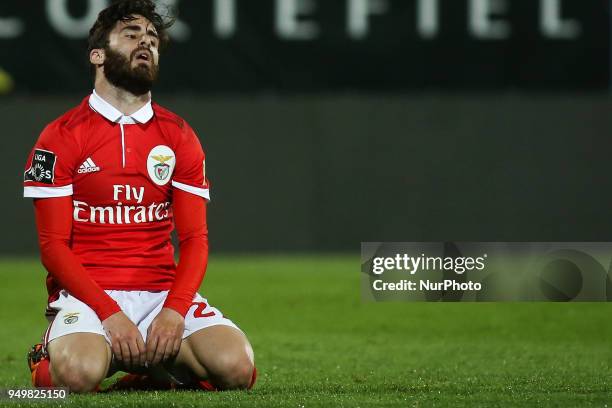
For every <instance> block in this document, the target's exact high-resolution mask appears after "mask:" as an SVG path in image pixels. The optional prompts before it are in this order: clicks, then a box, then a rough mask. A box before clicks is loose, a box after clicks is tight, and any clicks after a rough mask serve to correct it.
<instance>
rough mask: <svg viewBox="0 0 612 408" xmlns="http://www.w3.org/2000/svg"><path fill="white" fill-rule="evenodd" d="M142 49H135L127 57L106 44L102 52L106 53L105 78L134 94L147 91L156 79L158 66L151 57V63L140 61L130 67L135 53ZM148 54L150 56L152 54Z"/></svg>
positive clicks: (142, 93) (141, 93)
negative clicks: (140, 62)
mask: <svg viewBox="0 0 612 408" xmlns="http://www.w3.org/2000/svg"><path fill="white" fill-rule="evenodd" d="M142 50H146V48H137V49H135V50H134V51H132V54H131V55H130V58H129V59H128V58H127V57H126V56H124V55H123V54H121V53H120V52H118V51H115V50H113V49H111V48H110V47H109V46H106V47H105V48H104V53H105V55H106V59H105V61H104V75H105V76H106V79H108V82H110V83H111V84H113V85H114V86H116V87H117V88H121V89H125V90H126V91H128V92H129V93H131V94H134V95H144V94H146V93H148V92H149V91H150V90H151V88H152V87H153V83H154V82H155V80H156V79H157V75H158V73H159V66H158V65H156V64H155V63H154V62H153V60H152V59H151V65H147V64H144V63H142V64H138V65H137V66H136V67H134V68H132V60H133V59H134V57H135V55H136V53H137V52H139V51H142ZM147 51H148V50H147ZM150 55H151V56H152V55H153V54H150Z"/></svg>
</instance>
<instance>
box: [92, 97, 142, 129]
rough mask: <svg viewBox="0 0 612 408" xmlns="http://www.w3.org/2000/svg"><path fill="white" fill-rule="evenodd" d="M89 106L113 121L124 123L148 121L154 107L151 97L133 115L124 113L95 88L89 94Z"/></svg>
mask: <svg viewBox="0 0 612 408" xmlns="http://www.w3.org/2000/svg"><path fill="white" fill-rule="evenodd" d="M89 106H90V107H91V108H92V109H93V110H94V111H96V112H98V113H99V114H100V115H102V116H104V117H105V118H106V119H108V120H110V121H111V122H116V123H122V124H124V125H130V124H134V123H147V122H148V121H149V120H150V119H151V118H152V117H153V107H152V106H151V100H150V99H149V102H147V103H146V105H145V106H143V107H142V108H140V109H138V110H137V111H136V112H134V113H132V114H131V115H124V114H123V113H121V112H120V111H119V110H118V109H117V108H115V107H114V106H113V105H111V104H110V103H108V102H107V101H105V100H104V99H102V97H101V96H100V95H98V93H97V92H96V91H95V90H94V91H93V92H92V94H91V95H90V96H89Z"/></svg>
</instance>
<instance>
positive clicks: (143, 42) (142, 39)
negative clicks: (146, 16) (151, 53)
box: [138, 34, 151, 48]
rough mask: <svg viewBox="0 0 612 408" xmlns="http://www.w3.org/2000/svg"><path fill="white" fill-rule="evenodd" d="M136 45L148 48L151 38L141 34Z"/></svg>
mask: <svg viewBox="0 0 612 408" xmlns="http://www.w3.org/2000/svg"><path fill="white" fill-rule="evenodd" d="M138 45H139V46H141V47H146V48H150V47H151V39H150V38H149V36H148V35H146V34H145V35H143V36H142V37H140V41H139V42H138Z"/></svg>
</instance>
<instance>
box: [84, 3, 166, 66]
mask: <svg viewBox="0 0 612 408" xmlns="http://www.w3.org/2000/svg"><path fill="white" fill-rule="evenodd" d="M167 11H168V13H167V14H166V15H161V14H159V13H158V12H157V11H156V9H155V3H154V2H153V1H152V0H118V1H114V2H113V3H112V4H111V5H110V6H108V7H107V8H105V9H104V10H102V11H101V12H100V13H99V14H98V19H97V20H96V22H95V23H94V25H93V27H91V29H90V30H89V38H88V43H89V46H88V48H87V54H88V55H89V53H90V52H91V50H93V49H96V48H104V47H105V46H106V45H107V44H108V35H109V33H110V32H111V31H112V30H113V28H114V27H115V24H117V22H118V21H123V22H127V21H132V20H135V18H134V15H135V14H138V15H141V16H143V17H144V18H146V19H147V20H149V21H150V22H151V23H153V26H154V27H155V29H156V30H157V35H158V36H159V49H160V50H162V49H163V48H164V47H166V46H167V45H168V41H169V37H168V28H170V27H171V26H172V24H174V21H175V19H176V17H171V16H170V10H167ZM173 14H174V16H176V13H173ZM92 68H94V67H93V66H92Z"/></svg>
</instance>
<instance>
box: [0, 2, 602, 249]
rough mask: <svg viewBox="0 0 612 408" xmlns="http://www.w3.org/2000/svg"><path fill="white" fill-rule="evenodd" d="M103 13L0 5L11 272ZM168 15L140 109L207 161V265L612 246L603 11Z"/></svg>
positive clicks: (192, 11) (185, 11) (219, 5)
mask: <svg viewBox="0 0 612 408" xmlns="http://www.w3.org/2000/svg"><path fill="white" fill-rule="evenodd" d="M108 3H109V2H108V1H106V0H87V1H86V0H72V1H70V0H46V1H38V2H2V3H0V94H1V95H0V121H1V123H2V127H1V129H2V133H3V135H2V138H1V140H2V142H1V143H2V151H3V153H4V154H3V160H2V166H3V168H4V169H5V170H4V171H2V172H1V173H0V177H1V178H2V182H3V184H4V185H5V186H6V187H7V190H8V191H7V194H5V199H4V200H2V205H3V209H2V210H3V212H4V213H5V214H7V218H6V221H5V222H6V224H5V226H4V231H5V232H4V234H2V235H1V238H0V240H2V241H1V243H2V245H0V250H1V251H3V252H4V253H5V254H7V255H8V254H19V253H33V252H35V251H36V239H35V229H34V223H33V214H32V209H31V204H30V202H29V200H25V199H23V198H21V196H22V184H21V181H22V173H23V169H24V166H25V160H26V157H27V154H28V152H29V150H30V149H31V147H32V146H33V144H34V142H35V140H36V138H37V137H38V135H39V133H40V131H41V130H42V129H43V127H44V126H45V124H46V123H48V122H49V121H51V120H52V119H54V118H55V117H57V116H59V115H60V114H62V113H63V112H64V111H66V110H67V109H69V108H71V107H72V106H74V105H76V104H78V103H79V102H80V100H81V99H82V98H83V97H85V96H86V95H88V94H89V93H90V92H91V88H92V84H91V80H90V77H89V71H88V65H87V59H86V36H87V31H88V29H89V27H90V26H91V25H92V23H93V21H94V20H95V17H96V14H97V12H98V11H99V10H100V9H101V8H103V7H104V6H105V5H106V4H108ZM164 3H165V4H166V5H171V6H174V7H176V8H177V9H178V11H179V20H178V22H177V24H176V25H175V27H174V29H173V31H172V37H173V44H172V45H171V47H170V48H169V49H168V50H167V52H166V53H165V54H163V55H162V61H161V78H160V83H159V86H158V87H157V88H155V90H154V93H153V98H154V99H155V100H156V101H157V102H159V103H161V104H162V105H165V106H166V107H168V108H169V109H171V110H173V111H175V112H176V113H178V114H180V115H181V116H183V117H184V118H186V119H187V120H188V121H189V122H190V123H191V125H192V126H193V127H194V129H196V131H197V132H198V134H199V136H200V138H201V140H202V144H203V146H204V148H205V150H206V151H207V175H208V177H209V178H210V179H211V180H212V183H213V189H212V198H213V200H212V202H211V204H210V206H209V225H210V239H211V246H212V249H213V251H272V252H274V251H356V250H357V249H358V248H359V243H360V242H361V241H393V240H396V241H425V240H435V241H437V240H455V241H460V240H473V241H610V240H612V230H611V228H610V226H609V221H608V212H609V211H608V210H609V207H610V202H611V200H612V192H611V191H610V190H611V187H612V186H611V184H610V177H609V175H608V173H609V172H610V165H609V159H608V157H609V156H610V152H611V151H612V142H611V141H610V137H611V135H612V119H611V115H610V110H611V109H612V100H611V99H610V96H609V95H610V92H609V91H610V59H611V56H610V29H611V27H610V13H609V9H608V2H607V1H603V0H593V1H589V2H583V1H578V0H325V1H323V0H274V1H273V0H260V1H257V2H253V1H248V0H214V1H213V0H206V1H195V0H191V1H190V0H182V1H165V2H164ZM162 9H164V10H165V7H162Z"/></svg>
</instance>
